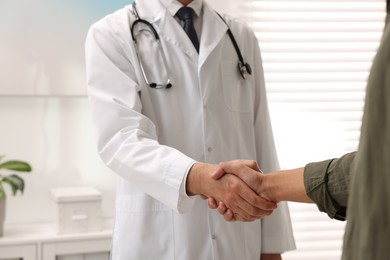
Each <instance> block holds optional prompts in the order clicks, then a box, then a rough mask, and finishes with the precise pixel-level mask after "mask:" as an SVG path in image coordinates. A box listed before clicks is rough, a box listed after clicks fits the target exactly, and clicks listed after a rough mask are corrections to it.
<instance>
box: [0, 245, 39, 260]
mask: <svg viewBox="0 0 390 260" xmlns="http://www.w3.org/2000/svg"><path fill="white" fill-rule="evenodd" d="M19 259H23V260H37V248H36V245H35V244H27V245H8V246H0V260H19Z"/></svg>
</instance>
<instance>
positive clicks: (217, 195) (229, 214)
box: [186, 160, 277, 222]
mask: <svg viewBox="0 0 390 260" xmlns="http://www.w3.org/2000/svg"><path fill="white" fill-rule="evenodd" d="M265 179H266V174H262V173H261V171H260V170H259V168H258V166H257V163H256V162H255V161H252V160H235V161H229V162H224V163H220V164H218V165H212V164H203V163H196V164H195V165H194V166H193V167H192V169H191V171H190V173H189V175H188V177H187V184H186V188H187V192H188V194H189V195H200V197H201V198H202V199H204V200H208V205H209V207H210V208H212V209H217V210H218V212H219V213H220V214H222V215H223V217H224V219H225V220H226V221H235V220H240V221H246V222H247V221H254V220H256V219H260V218H262V217H265V216H268V215H270V214H271V213H272V212H273V210H274V209H276V207H277V204H276V202H274V200H273V199H272V198H270V196H269V195H268V194H267V192H266V183H265Z"/></svg>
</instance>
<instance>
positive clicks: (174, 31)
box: [135, 0, 198, 60]
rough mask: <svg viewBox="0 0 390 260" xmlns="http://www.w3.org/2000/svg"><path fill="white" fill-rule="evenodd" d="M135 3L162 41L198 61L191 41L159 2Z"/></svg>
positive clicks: (143, 17) (140, 13)
mask: <svg viewBox="0 0 390 260" xmlns="http://www.w3.org/2000/svg"><path fill="white" fill-rule="evenodd" d="M135 2H136V5H137V10H138V13H139V15H140V17H141V18H142V19H144V20H146V21H148V22H150V23H151V24H152V25H153V26H154V28H155V29H156V31H157V33H158V35H159V37H160V38H161V39H163V40H164V41H167V42H169V43H171V44H173V45H175V46H176V47H177V48H179V49H180V50H181V51H182V52H183V53H185V54H186V55H188V56H189V57H191V58H193V59H196V60H197V58H198V53H197V52H196V50H195V47H194V46H193V45H192V42H191V40H190V39H189V38H188V36H187V34H186V33H185V31H184V30H183V28H181V26H180V24H179V23H178V22H177V21H176V20H175V18H174V17H172V16H171V15H170V14H169V13H168V12H167V10H166V8H165V6H163V5H162V4H161V2H160V1H159V0H147V1H145V0H143V1H140V0H136V1H135Z"/></svg>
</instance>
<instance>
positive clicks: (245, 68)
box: [130, 2, 252, 89]
mask: <svg viewBox="0 0 390 260" xmlns="http://www.w3.org/2000/svg"><path fill="white" fill-rule="evenodd" d="M133 14H134V16H135V21H134V22H133V24H132V25H131V27H130V33H131V38H132V39H133V42H134V45H135V51H136V55H137V59H138V64H139V67H140V69H141V72H142V76H143V77H144V79H145V82H146V84H148V86H149V87H151V88H155V89H161V88H170V87H172V83H171V78H170V76H169V70H168V63H167V59H166V56H165V53H164V50H163V48H162V45H161V41H160V36H159V35H158V33H157V31H156V29H155V28H154V26H153V25H152V24H151V23H149V22H148V21H146V20H143V19H141V18H140V16H139V15H138V11H137V8H136V4H135V2H133ZM218 16H219V17H220V18H221V19H222V21H223V22H224V23H225V24H226V26H227V27H228V30H227V33H228V35H229V38H230V40H231V41H232V44H233V46H234V49H235V51H236V53H237V56H238V64H237V66H238V71H239V73H240V75H241V77H242V78H243V79H246V77H247V75H248V74H249V75H251V74H252V68H251V66H250V65H249V64H248V63H247V62H245V61H244V58H243V57H242V54H241V51H240V48H239V47H238V44H237V42H236V39H235V38H234V35H233V33H232V31H231V30H230V28H229V25H228V24H227V23H226V21H225V20H224V19H223V18H222V16H221V15H220V14H218ZM139 24H144V25H146V26H147V27H148V28H149V30H150V32H151V33H152V34H153V36H154V39H155V40H156V42H157V45H158V49H159V50H160V53H161V57H162V60H163V63H164V67H165V72H166V75H168V76H167V80H166V81H165V82H164V83H156V82H151V81H149V80H148V77H147V76H146V73H145V69H144V66H143V64H142V61H141V56H140V54H139V50H138V45H137V40H136V38H135V34H134V28H135V27H136V25H139ZM141 31H147V30H145V29H142V30H140V32H141Z"/></svg>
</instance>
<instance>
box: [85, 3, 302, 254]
mask: <svg viewBox="0 0 390 260" xmlns="http://www.w3.org/2000/svg"><path fill="white" fill-rule="evenodd" d="M136 2H137V9H138V12H139V14H140V16H141V18H142V19H145V20H147V21H150V22H152V23H153V25H154V27H155V29H156V30H157V32H158V33H159V36H160V38H161V42H162V45H163V49H164V51H165V53H166V56H167V62H168V69H169V77H170V78H171V80H172V84H173V86H172V88H170V89H168V90H167V89H160V90H156V89H151V88H149V87H148V86H147V85H146V83H145V81H144V78H143V77H142V74H141V71H140V68H139V64H138V60H137V58H136V55H135V49H134V44H133V41H132V40H131V36H130V24H129V23H131V22H132V21H133V20H134V16H133V15H132V14H131V11H129V10H130V9H131V7H130V6H128V7H125V8H124V9H122V10H119V11H117V12H115V13H114V14H112V15H109V16H108V17H105V18H104V19H102V20H101V21H99V22H97V23H96V24H94V25H93V26H92V27H91V29H90V31H89V33H88V37H87V41H86V62H87V79H88V95H89V98H90V103H91V108H92V114H93V122H94V124H95V126H96V129H97V136H98V151H99V154H100V156H101V158H102V159H103V161H104V162H105V163H106V164H107V165H108V167H110V168H111V169H112V170H113V171H114V172H116V173H117V174H118V176H119V181H118V189H117V198H116V216H115V226H114V236H113V250H112V257H113V259H115V260H130V259H137V260H144V259H148V260H149V259H150V260H152V259H159V260H173V259H179V260H199V259H201V260H208V259H223V260H229V259H232V260H233V259H234V260H244V259H253V260H255V259H256V260H258V259H259V256H260V254H261V253H279V252H284V251H287V250H291V249H293V248H294V239H293V236H292V229H291V223H290V218H289V213H288V210H287V207H286V205H285V204H280V205H279V207H278V210H276V211H275V212H274V213H273V215H272V216H270V217H268V218H265V219H263V220H261V221H255V222H251V223H242V222H235V223H229V222H225V221H224V219H223V217H222V216H221V215H220V214H219V213H218V212H216V211H215V210H210V209H208V207H207V203H206V202H205V201H202V200H200V199H198V198H189V197H187V196H186V195H185V194H183V192H182V191H183V189H184V188H183V185H184V182H185V177H186V174H187V172H188V170H189V168H190V167H191V165H192V164H193V163H194V162H195V161H202V162H208V163H217V162H220V161H227V160H232V159H239V158H242V159H255V160H257V161H258V163H259V165H260V166H261V168H262V169H263V170H264V171H271V170H275V169H277V168H278V162H277V156H276V152H275V146H274V141H273V136H272V129H271V125H270V118H269V115H268V108H267V100H266V92H265V88H264V78H263V69H262V63H261V58H260V52H259V49H258V45H257V41H256V38H255V36H254V34H253V33H252V31H251V30H249V29H248V27H246V26H245V25H244V24H243V23H240V22H236V21H233V19H231V18H229V17H225V19H226V20H227V22H228V23H229V25H230V26H231V30H232V31H233V34H234V35H235V37H236V40H237V42H238V44H239V46H240V49H241V51H242V53H243V56H244V58H245V59H246V60H247V62H249V63H250V64H251V66H252V69H253V75H252V76H249V77H248V79H247V80H243V79H241V78H240V76H239V74H238V70H237V54H236V52H235V51H234V48H233V45H232V43H231V41H230V39H229V37H228V35H227V33H226V31H227V26H226V25H225V24H224V22H223V21H222V20H221V19H220V18H219V17H218V15H217V14H216V13H215V12H214V11H213V10H212V9H211V8H210V7H209V6H208V5H207V3H204V4H203V17H202V19H203V21H202V24H203V25H202V32H201V41H200V53H199V56H198V53H197V52H196V50H195V48H194V47H193V45H192V43H191V41H190V40H189V38H188V37H187V36H186V34H185V32H184V31H183V30H182V28H180V25H179V23H178V22H177V21H176V20H175V19H174V18H173V17H172V16H171V15H169V14H168V13H167V12H166V9H165V7H164V6H163V5H162V4H161V3H160V1H159V0H144V1H141V0H140V1H136ZM142 35H143V36H144V37H145V35H147V34H146V33H144V34H142ZM144 39H145V38H144ZM140 52H141V55H142V57H143V64H144V66H145V68H146V69H147V73H148V75H149V78H151V79H153V78H154V79H155V80H156V81H158V82H160V83H161V82H165V81H166V77H167V75H166V73H165V72H164V71H165V68H164V66H163V63H162V61H161V60H160V58H159V57H160V56H159V52H158V51H157V50H156V44H155V41H154V40H153V38H151V37H149V38H148V39H146V40H145V41H143V42H142V44H141V46H140ZM156 56H157V57H156Z"/></svg>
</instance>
